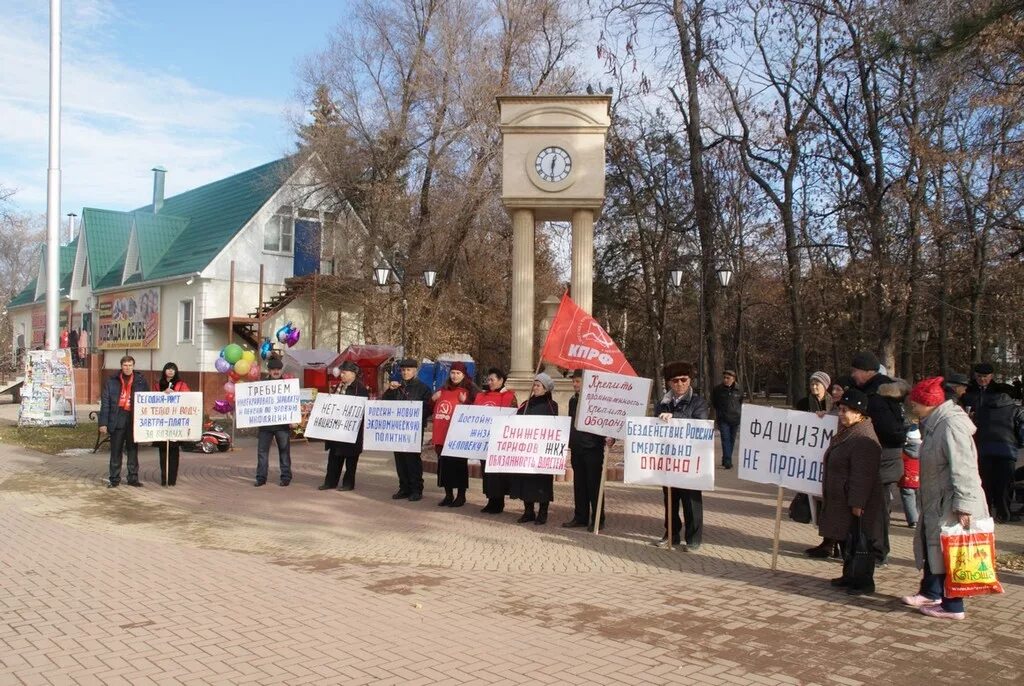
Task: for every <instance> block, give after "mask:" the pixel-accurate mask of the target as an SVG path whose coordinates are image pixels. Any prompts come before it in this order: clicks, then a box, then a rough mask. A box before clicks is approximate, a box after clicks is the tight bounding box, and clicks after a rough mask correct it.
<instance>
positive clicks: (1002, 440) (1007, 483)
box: [963, 362, 1024, 523]
mask: <svg viewBox="0 0 1024 686" xmlns="http://www.w3.org/2000/svg"><path fill="white" fill-rule="evenodd" d="M994 373H995V368H994V367H993V366H992V365H991V364H990V363H988V362H982V363H980V364H976V365H975V366H974V383H973V384H971V385H970V386H969V387H968V389H967V392H966V393H965V394H964V397H963V405H964V408H965V409H966V410H967V413H968V415H969V416H970V418H971V419H972V420H973V421H974V425H975V426H976V427H977V428H978V431H977V433H975V434H974V443H975V445H976V446H977V449H978V472H979V473H980V474H981V486H982V488H983V489H984V490H985V499H986V501H987V503H988V508H989V511H990V512H991V513H992V516H993V517H995V520H996V521H997V522H1000V523H1002V522H1006V521H1009V519H1010V495H1011V491H1010V489H1011V488H1012V487H1013V472H1014V466H1015V465H1016V462H1017V450H1018V449H1020V448H1022V447H1024V409H1022V408H1021V407H1020V406H1019V405H1017V403H1016V402H1014V400H1013V395H1012V394H1013V391H1014V388H1013V387H1012V386H1009V385H1007V384H1002V383H998V382H994V381H993V380H992V377H993V375H994Z"/></svg>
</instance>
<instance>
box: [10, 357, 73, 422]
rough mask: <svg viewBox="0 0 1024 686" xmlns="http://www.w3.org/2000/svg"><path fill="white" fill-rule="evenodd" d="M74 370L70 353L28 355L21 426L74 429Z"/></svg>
mask: <svg viewBox="0 0 1024 686" xmlns="http://www.w3.org/2000/svg"><path fill="white" fill-rule="evenodd" d="M76 424H77V419H76V416H75V370H74V368H73V367H72V364H71V351H70V350H69V349H67V348H60V349H58V350H30V351H28V352H27V353H26V355H25V383H24V384H23V385H22V388H21V409H20V411H19V412H18V426H75V425H76Z"/></svg>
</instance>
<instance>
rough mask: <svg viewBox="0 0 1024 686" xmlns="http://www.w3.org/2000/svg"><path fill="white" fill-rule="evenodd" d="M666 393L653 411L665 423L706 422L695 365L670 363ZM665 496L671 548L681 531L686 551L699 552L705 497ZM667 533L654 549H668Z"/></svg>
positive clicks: (673, 492) (680, 491)
mask: <svg viewBox="0 0 1024 686" xmlns="http://www.w3.org/2000/svg"><path fill="white" fill-rule="evenodd" d="M662 376H663V377H664V379H665V386H666V388H667V392H666V393H665V395H664V396H663V397H662V399H661V402H659V403H658V404H657V406H655V408H654V416H656V417H659V418H660V419H661V420H662V421H668V420H670V419H673V418H676V419H707V418H708V404H707V403H706V402H705V401H704V398H702V397H700V396H699V395H698V394H696V393H694V392H693V386H692V385H691V381H692V379H693V365H691V364H690V363H689V362H669V363H668V364H666V365H665V367H664V369H662ZM661 490H662V493H663V494H664V496H665V515H666V516H665V517H664V519H663V520H662V521H667V520H668V517H669V515H671V517H672V544H673V545H677V544H678V543H679V531H680V529H682V530H683V534H684V540H685V541H686V549H687V550H688V551H690V552H697V550H698V549H699V548H700V546H701V540H702V538H703V535H704V494H703V493H701V492H700V491H695V490H691V489H687V488H662V489H661ZM680 503H682V506H683V517H684V518H685V525H684V523H683V521H680V519H679V505H680ZM668 534H669V532H668V530H667V529H666V531H665V535H664V536H662V537H661V540H660V541H656V542H654V543H653V544H652V545H656V546H658V547H659V548H660V547H666V546H668V543H669V537H668Z"/></svg>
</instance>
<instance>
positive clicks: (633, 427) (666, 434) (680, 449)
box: [622, 417, 715, 491]
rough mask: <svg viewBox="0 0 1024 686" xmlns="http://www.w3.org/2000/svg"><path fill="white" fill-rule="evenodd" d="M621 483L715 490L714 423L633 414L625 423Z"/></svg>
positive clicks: (703, 420)
mask: <svg viewBox="0 0 1024 686" xmlns="http://www.w3.org/2000/svg"><path fill="white" fill-rule="evenodd" d="M623 448H624V470H623V479H622V480H623V482H624V483H627V484H643V485H649V486H668V487H670V488H687V489H691V490H695V491H713V490H715V423H714V422H713V421H711V420H710V419H670V420H669V421H667V422H666V421H662V420H661V419H658V418H657V417H633V418H630V419H629V421H628V422H627V424H626V438H625V442H624V444H623Z"/></svg>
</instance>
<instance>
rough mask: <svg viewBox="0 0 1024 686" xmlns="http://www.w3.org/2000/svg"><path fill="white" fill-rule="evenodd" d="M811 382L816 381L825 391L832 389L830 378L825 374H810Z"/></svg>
mask: <svg viewBox="0 0 1024 686" xmlns="http://www.w3.org/2000/svg"><path fill="white" fill-rule="evenodd" d="M811 381H817V382H818V383H820V384H821V385H822V386H824V387H825V390H826V391H827V390H828V389H830V388H832V377H831V376H829V375H828V374H826V373H825V372H814V373H813V374H811Z"/></svg>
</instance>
